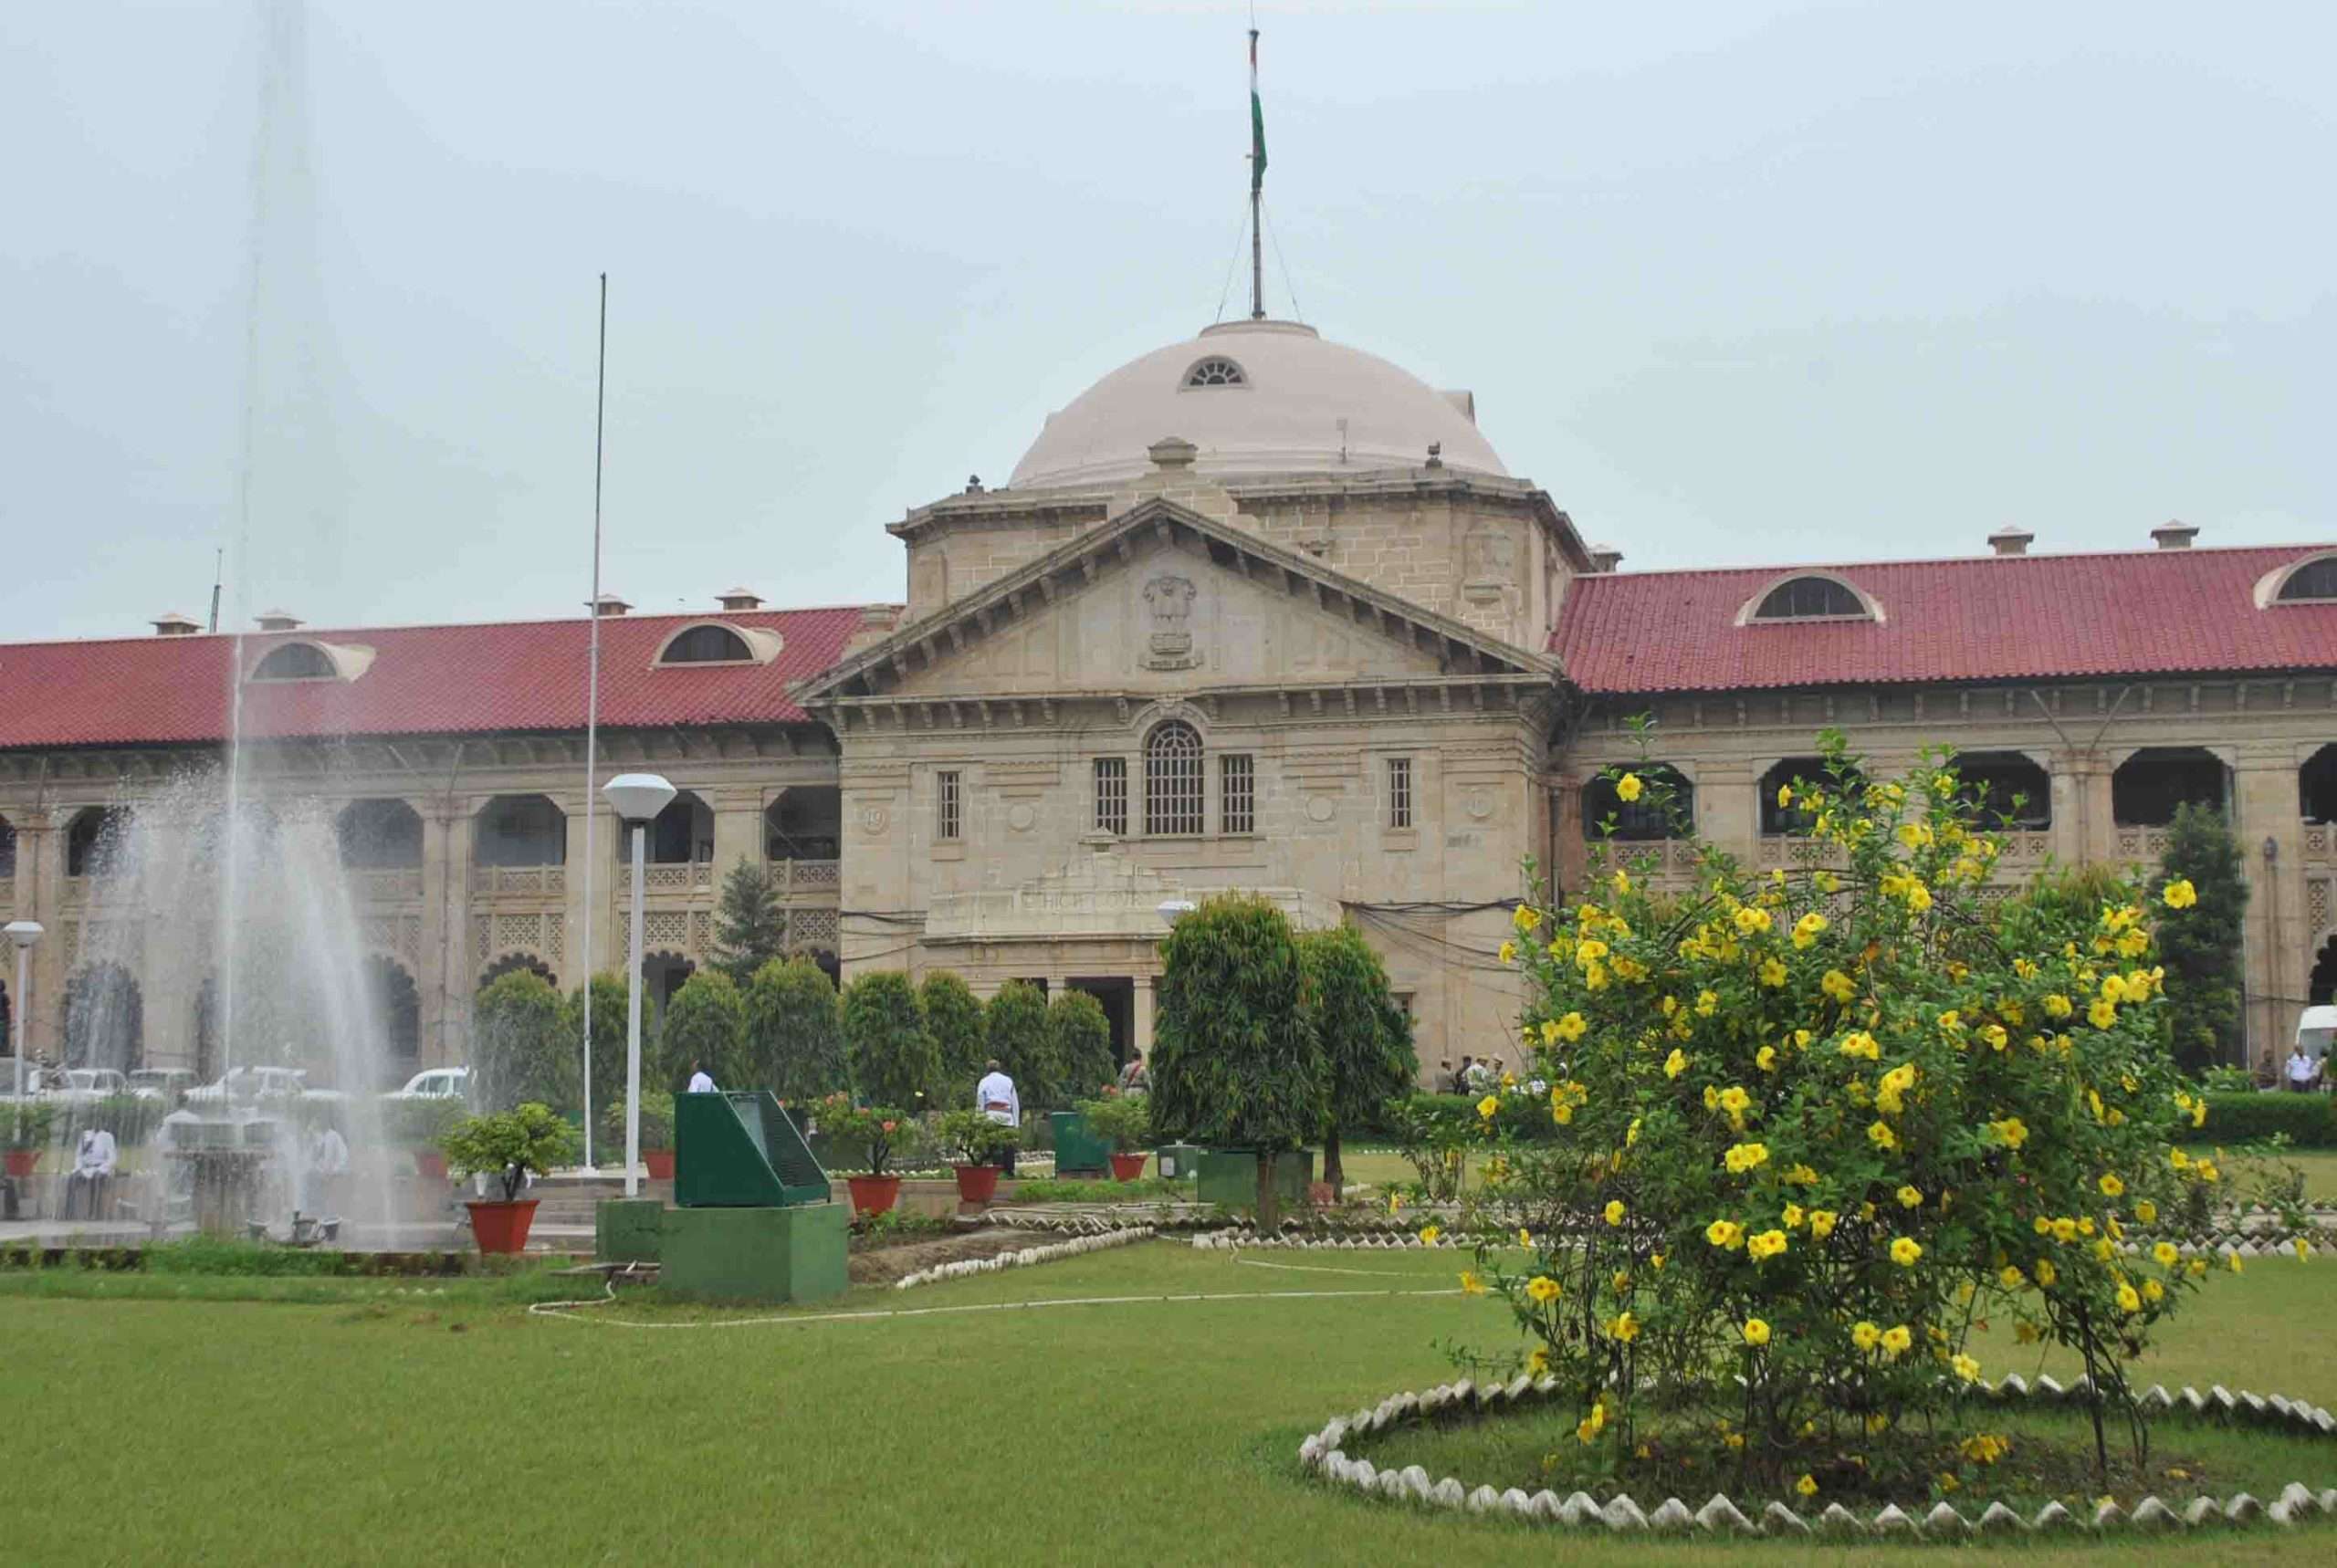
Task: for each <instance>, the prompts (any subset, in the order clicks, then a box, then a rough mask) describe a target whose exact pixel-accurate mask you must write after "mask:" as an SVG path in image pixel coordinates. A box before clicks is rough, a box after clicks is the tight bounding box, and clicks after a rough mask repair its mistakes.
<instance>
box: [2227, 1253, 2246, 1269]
mask: <svg viewBox="0 0 2337 1568" xmlns="http://www.w3.org/2000/svg"><path fill="white" fill-rule="evenodd" d="M2224 1267H2225V1268H2227V1269H2229V1270H2231V1271H2232V1272H2233V1273H2235V1274H2245V1273H2246V1272H2248V1269H2247V1266H2246V1265H2244V1264H2242V1263H2241V1262H2240V1260H2239V1254H2238V1253H2237V1252H2227V1253H2225V1254H2224Z"/></svg>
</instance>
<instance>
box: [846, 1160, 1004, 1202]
mask: <svg viewBox="0 0 2337 1568" xmlns="http://www.w3.org/2000/svg"><path fill="white" fill-rule="evenodd" d="M956 1168H957V1172H958V1201H959V1202H960V1203H988V1202H989V1201H990V1199H991V1198H993V1197H997V1196H998V1178H999V1177H1000V1176H1002V1175H1004V1174H1005V1173H1004V1172H1002V1171H1001V1170H1000V1169H999V1168H998V1167H997V1166H958V1167H956ZM853 1197H854V1201H855V1202H857V1201H858V1199H859V1194H857V1193H854V1195H853Z"/></svg>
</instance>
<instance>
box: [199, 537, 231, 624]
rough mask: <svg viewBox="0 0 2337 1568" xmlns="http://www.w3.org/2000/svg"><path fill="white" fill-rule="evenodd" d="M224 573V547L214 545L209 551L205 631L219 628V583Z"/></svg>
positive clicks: (225, 561)
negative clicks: (208, 611) (208, 617)
mask: <svg viewBox="0 0 2337 1568" xmlns="http://www.w3.org/2000/svg"><path fill="white" fill-rule="evenodd" d="M226 575H227V551H226V549H225V546H219V547H215V548H214V549H213V550H212V552H211V624H209V625H208V626H206V627H204V631H206V632H216V631H218V630H219V584H220V582H221V580H223V579H225V577H226Z"/></svg>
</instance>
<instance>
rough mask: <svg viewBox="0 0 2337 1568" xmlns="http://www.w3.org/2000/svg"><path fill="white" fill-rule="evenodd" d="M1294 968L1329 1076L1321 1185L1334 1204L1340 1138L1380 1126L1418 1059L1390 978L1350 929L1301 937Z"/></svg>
mask: <svg viewBox="0 0 2337 1568" xmlns="http://www.w3.org/2000/svg"><path fill="white" fill-rule="evenodd" d="M1298 961H1299V964H1300V967H1302V969H1303V970H1304V972H1305V977H1306V999H1305V1011H1306V1022H1307V1027H1308V1028H1309V1029H1311V1030H1314V1032H1315V1040H1317V1042H1319V1044H1320V1045H1321V1047H1322V1051H1323V1063H1324V1068H1325V1071H1326V1073H1327V1074H1328V1084H1327V1092H1326V1099H1325V1106H1324V1118H1323V1179H1324V1180H1325V1181H1326V1182H1328V1183H1330V1184H1331V1195H1332V1197H1335V1198H1336V1197H1337V1196H1338V1195H1339V1190H1340V1188H1341V1187H1342V1186H1344V1185H1345V1183H1346V1180H1347V1173H1346V1171H1345V1170H1344V1169H1343V1168H1342V1167H1341V1166H1340V1163H1339V1134H1340V1133H1341V1132H1342V1131H1344V1130H1347V1129H1349V1128H1357V1129H1359V1128H1363V1127H1368V1126H1372V1125H1375V1124H1378V1122H1379V1120H1380V1118H1381V1116H1382V1114H1383V1113H1384V1112H1385V1111H1386V1109H1387V1105H1388V1102H1389V1100H1391V1099H1393V1098H1394V1097H1395V1096H1397V1095H1399V1094H1402V1093H1405V1092H1408V1091H1410V1089H1411V1088H1412V1087H1413V1086H1414V1085H1415V1084H1416V1083H1417V1082H1419V1080H1420V1059H1419V1058H1418V1057H1417V1056H1415V1055H1414V1054H1413V1052H1412V1020H1411V1019H1410V1018H1408V1017H1406V1016H1405V1013H1404V1009H1401V1008H1399V1007H1398V1006H1397V1005H1396V998H1395V997H1394V995H1393V994H1392V993H1390V992H1389V989H1388V971H1387V969H1386V967H1384V966H1382V965H1381V963H1380V962H1379V955H1378V954H1377V953H1375V952H1373V951H1372V949H1371V944H1369V943H1368V942H1366V941H1365V940H1364V939H1363V933H1361V932H1360V931H1357V929H1356V928H1355V927H1354V926H1352V925H1340V926H1337V927H1336V928H1335V929H1332V930H1329V931H1308V932H1305V933H1303V934H1301V936H1299V938H1298Z"/></svg>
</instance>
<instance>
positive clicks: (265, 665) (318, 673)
mask: <svg viewBox="0 0 2337 1568" xmlns="http://www.w3.org/2000/svg"><path fill="white" fill-rule="evenodd" d="M339 674H341V672H340V671H338V670H336V669H334V668H333V663H332V660H331V659H330V657H329V656H327V654H326V653H325V651H324V650H323V649H322V648H320V647H318V646H316V645H315V644H314V643H285V644H284V645H283V646H281V647H278V648H271V649H269V650H268V651H267V655H266V656H265V657H263V658H262V659H261V660H260V662H259V663H258V664H255V665H253V666H252V673H251V678H252V679H253V680H255V681H329V680H331V679H333V678H335V677H336V676H338V675H339Z"/></svg>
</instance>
